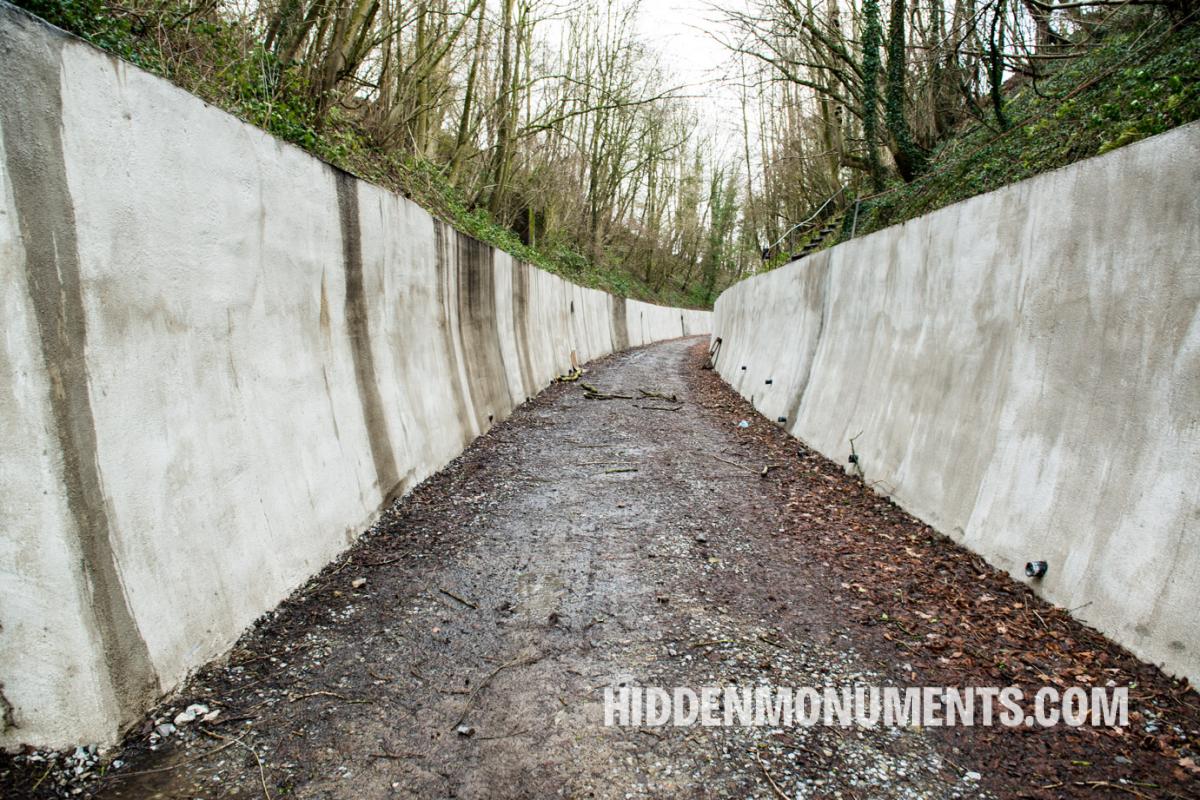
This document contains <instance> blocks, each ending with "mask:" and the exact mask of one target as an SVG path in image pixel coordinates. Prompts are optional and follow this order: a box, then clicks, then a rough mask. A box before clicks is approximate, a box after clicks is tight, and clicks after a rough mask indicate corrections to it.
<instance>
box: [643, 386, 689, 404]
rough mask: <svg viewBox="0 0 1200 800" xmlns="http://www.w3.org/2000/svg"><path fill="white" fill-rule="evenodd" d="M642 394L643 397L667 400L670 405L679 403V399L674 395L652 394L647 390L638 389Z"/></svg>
mask: <svg viewBox="0 0 1200 800" xmlns="http://www.w3.org/2000/svg"><path fill="white" fill-rule="evenodd" d="M638 391H639V392H641V393H642V397H653V398H655V399H656V400H665V401H667V402H668V403H678V402H679V398H678V397H676V396H675V395H673V394H669V395H668V394H663V393H662V392H651V391H647V390H646V389H638Z"/></svg>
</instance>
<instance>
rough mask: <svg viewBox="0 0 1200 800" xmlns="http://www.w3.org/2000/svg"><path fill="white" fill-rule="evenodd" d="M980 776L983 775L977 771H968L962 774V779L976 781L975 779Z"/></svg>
mask: <svg viewBox="0 0 1200 800" xmlns="http://www.w3.org/2000/svg"><path fill="white" fill-rule="evenodd" d="M982 777H983V776H982V775H980V774H979V773H978V772H968V773H967V774H966V775H963V780H964V781H977V780H979V779H981V778H982Z"/></svg>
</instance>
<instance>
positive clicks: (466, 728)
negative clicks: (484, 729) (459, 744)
mask: <svg viewBox="0 0 1200 800" xmlns="http://www.w3.org/2000/svg"><path fill="white" fill-rule="evenodd" d="M454 732H455V733H457V734H458V735H459V736H474V735H475V729H474V728H472V727H471V726H470V725H465V724H464V725H459V726H458V727H457V728H455V729H454Z"/></svg>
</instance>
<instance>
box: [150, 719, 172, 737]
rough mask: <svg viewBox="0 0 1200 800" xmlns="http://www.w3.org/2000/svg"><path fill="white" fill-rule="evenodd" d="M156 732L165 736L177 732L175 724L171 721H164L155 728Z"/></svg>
mask: <svg viewBox="0 0 1200 800" xmlns="http://www.w3.org/2000/svg"><path fill="white" fill-rule="evenodd" d="M154 732H155V733H157V734H158V735H159V736H163V737H166V736H170V735H171V734H172V733H174V732H175V726H174V725H172V724H171V723H169V722H164V723H163V724H162V725H159V726H158V727H157V728H155V729H154Z"/></svg>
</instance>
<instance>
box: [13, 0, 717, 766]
mask: <svg viewBox="0 0 1200 800" xmlns="http://www.w3.org/2000/svg"><path fill="white" fill-rule="evenodd" d="M0 87H2V88H0V309H2V315H3V319H4V339H3V347H0V447H2V449H3V451H4V457H3V459H0V486H2V487H3V491H2V492H0V509H2V515H3V530H2V532H0V626H2V627H0V682H2V685H0V692H2V695H0V697H2V698H3V700H2V701H0V709H3V710H5V711H6V712H7V713H6V715H5V722H4V724H3V735H2V737H0V744H3V745H4V746H6V747H12V746H15V745H17V744H20V743H33V744H37V745H68V744H74V743H77V742H94V741H111V740H112V739H113V738H114V737H116V736H117V734H118V731H119V729H120V726H121V725H122V724H124V723H128V722H130V721H132V720H134V719H135V718H137V716H138V715H139V714H140V713H141V712H142V711H143V710H144V709H145V708H146V707H147V706H148V705H149V704H150V703H152V702H153V701H154V700H155V698H156V697H157V696H158V695H159V693H160V692H162V691H165V690H168V689H170V688H171V687H173V686H174V685H176V684H177V683H178V682H179V681H180V680H181V679H182V678H183V677H184V676H185V675H186V674H187V673H188V671H189V670H191V669H193V668H195V667H196V666H197V665H200V664H202V663H204V662H205V661H207V660H209V659H211V658H212V657H214V656H216V655H218V654H220V653H221V652H222V651H223V650H225V649H226V648H228V647H229V645H230V644H231V643H232V642H233V641H234V640H235V639H236V637H237V636H238V634H239V633H240V632H241V631H242V630H244V629H245V628H246V627H247V626H248V625H249V624H250V623H251V622H252V621H253V620H254V619H255V618H256V617H258V616H259V615H260V614H262V613H263V612H264V611H266V610H267V609H270V608H272V607H273V606H275V605H276V604H277V603H278V602H279V601H280V600H281V599H283V598H284V597H286V596H287V595H288V594H289V593H290V592H291V591H292V590H293V589H294V588H295V587H296V586H297V585H299V584H300V583H302V582H303V581H304V580H305V579H307V578H308V577H309V576H311V575H312V574H314V573H315V572H317V571H318V570H320V569H321V567H322V566H324V565H325V564H326V563H328V562H329V561H330V560H331V559H332V558H333V557H334V556H335V555H336V554H337V553H338V552H339V551H340V550H342V549H344V548H345V547H346V546H347V545H348V544H349V543H350V542H351V541H352V540H353V538H354V537H355V535H356V534H357V533H358V532H359V531H361V530H362V529H363V528H364V526H366V525H367V524H369V522H370V521H371V519H372V518H373V516H374V515H375V513H376V512H377V511H378V510H379V509H380V507H381V506H382V505H383V504H384V503H385V502H386V500H387V498H389V497H390V496H394V495H396V494H399V493H403V492H405V491H406V490H408V489H409V488H411V487H412V486H414V485H415V484H416V483H418V482H419V481H421V480H422V479H423V478H425V477H427V476H428V475H430V474H431V473H433V472H435V471H436V470H437V469H439V468H440V467H442V466H443V465H445V464H446V463H447V462H448V461H449V460H450V459H452V458H453V457H454V456H456V455H457V454H458V453H460V452H461V451H462V450H463V448H464V447H465V446H466V445H467V444H468V443H469V442H470V441H471V440H472V439H473V438H475V437H476V436H478V435H479V434H480V433H481V432H483V431H485V430H487V429H488V428H489V427H490V426H491V425H492V424H494V423H495V422H497V421H499V420H501V419H503V418H504V417H505V416H506V415H507V414H508V413H509V412H510V411H511V410H512V409H513V407H514V406H515V405H517V404H519V403H521V402H523V401H524V400H525V399H526V398H527V397H529V396H532V395H534V394H536V393H537V392H538V391H539V390H540V389H541V388H542V387H544V386H546V385H547V383H549V382H550V381H551V380H552V379H553V378H554V376H555V375H557V374H560V373H561V372H563V371H565V370H566V369H567V368H569V366H570V359H571V354H572V352H574V353H575V354H576V356H577V358H578V359H579V360H580V361H581V362H583V361H587V360H589V359H593V358H596V357H598V356H602V355H605V354H607V353H610V352H612V351H613V350H615V349H621V348H624V347H626V346H633V345H640V344H644V343H647V342H651V341H654V340H658V339H666V338H673V337H677V336H680V335H682V334H696V333H707V332H708V330H709V320H710V315H709V314H708V313H706V312H696V311H681V310H679V309H673V308H663V307H659V306H654V305H649V304H646V303H638V302H633V301H624V300H621V299H619V298H615V297H611V296H609V295H607V294H605V293H603V292H598V291H594V290H589V289H584V288H581V287H579V286H575V285H573V284H571V283H568V282H566V281H564V280H561V279H559V278H557V277H555V276H553V275H550V274H548V273H545V272H541V271H539V270H537V269H533V268H531V267H529V266H528V265H526V264H523V263H519V262H516V261H514V260H513V259H512V258H510V257H509V256H508V255H507V254H505V253H503V252H498V251H496V250H494V249H492V248H491V247H488V246H486V245H483V244H481V243H479V242H477V241H475V240H472V239H470V238H468V237H466V236H464V235H462V234H459V233H457V232H456V231H454V230H453V229H451V228H449V227H447V226H445V225H443V224H441V223H438V222H436V221H435V220H433V219H432V218H431V217H430V216H429V214H427V213H426V212H425V211H423V210H422V209H420V208H419V207H417V206H415V205H414V204H412V203H411V202H409V201H407V200H404V199H402V198H400V197H397V196H396V195H394V194H391V193H389V192H386V191H383V190H381V189H378V188H376V187H374V186H371V185H368V184H366V183H363V182H360V181H358V180H356V179H354V178H352V177H350V176H347V175H345V174H343V173H340V172H338V171H337V170H335V169H333V168H331V167H329V166H328V165H326V164H324V163H321V162H320V161H318V160H316V159H313V158H311V157H309V156H308V155H306V154H305V153H303V152H301V151H300V150H298V149H296V148H294V147H291V146H289V145H286V144H283V143H281V142H279V141H277V140H275V139H273V138H271V137H270V136H267V135H266V134H264V133H263V132H261V131H259V130H257V129H255V128H253V127H250V126H248V125H245V124H242V123H241V122H239V121H237V120H236V119H234V118H233V117H230V116H228V115H226V114H224V113H222V112H220V111H217V110H215V109H213V108H210V107H208V106H207V105H206V104H204V103H203V102H201V101H200V100H198V99H196V98H194V97H192V96H190V95H188V94H186V93H184V92H182V91H181V90H179V89H177V88H176V87H174V86H172V85H171V84H169V83H167V82H166V81H163V80H160V79H158V78H155V77H153V76H151V75H148V74H146V73H144V72H142V71H140V70H138V69H136V68H133V67H130V66H128V65H126V64H123V63H121V62H119V61H117V60H115V59H112V58H110V57H108V56H106V55H104V54H102V53H100V52H98V51H96V50H94V49H93V48H91V47H89V46H87V45H85V44H83V43H81V42H79V41H77V40H74V39H71V38H69V37H67V36H65V35H62V34H61V33H59V32H57V31H54V30H53V29H51V28H49V27H47V26H45V25H44V24H41V23H39V22H37V21H35V20H33V19H32V18H30V17H28V16H26V15H24V14H23V13H21V12H19V11H16V10H14V9H13V8H12V7H11V6H6V5H4V4H2V3H0Z"/></svg>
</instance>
